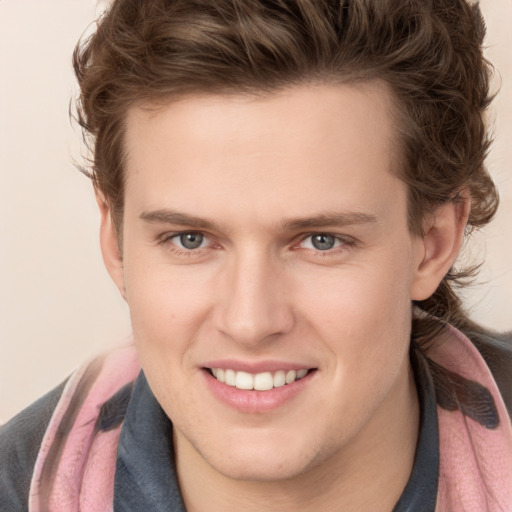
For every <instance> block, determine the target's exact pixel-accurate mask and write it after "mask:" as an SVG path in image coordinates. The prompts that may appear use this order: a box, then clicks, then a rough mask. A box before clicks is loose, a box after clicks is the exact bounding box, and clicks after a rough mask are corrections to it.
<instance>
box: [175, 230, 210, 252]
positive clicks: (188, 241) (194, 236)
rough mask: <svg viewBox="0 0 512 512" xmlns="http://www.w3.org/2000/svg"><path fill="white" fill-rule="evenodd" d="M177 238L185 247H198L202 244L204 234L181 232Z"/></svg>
mask: <svg viewBox="0 0 512 512" xmlns="http://www.w3.org/2000/svg"><path fill="white" fill-rule="evenodd" d="M179 239H180V244H181V245H182V246H183V247H184V248H185V249H198V248H199V247H201V245H202V244H203V240H204V236H203V235H202V234H201V233H182V234H181V235H179Z"/></svg>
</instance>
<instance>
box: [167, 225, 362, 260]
mask: <svg viewBox="0 0 512 512" xmlns="http://www.w3.org/2000/svg"><path fill="white" fill-rule="evenodd" d="M182 235H201V236H203V237H204V239H205V240H206V241H209V240H210V237H209V236H208V235H205V234H204V233H202V232H200V231H177V232H174V233H165V234H164V235H162V236H160V237H159V238H158V245H167V246H168V247H169V250H171V251H172V252H173V253H174V254H176V255H178V256H187V257H191V256H194V255H199V254H200V253H202V252H203V250H204V249H208V248H209V246H210V245H212V243H211V241H210V244H209V245H207V246H205V247H198V248H197V249H186V248H181V247H179V246H178V245H177V244H176V243H173V242H172V240H173V239H176V238H179V237H180V236H182ZM319 235H324V236H329V237H333V238H334V239H335V241H336V243H339V244H340V245H338V246H335V247H333V248H331V249H326V250H323V251H322V250H320V249H314V248H312V249H309V248H308V249H304V250H308V251H312V252H313V254H314V255H315V256H316V257H320V258H326V257H329V256H335V255H338V254H340V253H342V252H345V251H347V250H349V249H351V248H352V247H354V246H355V245H356V241H355V240H354V239H353V238H351V237H347V236H340V235H336V234H334V233H329V232H324V231H314V232H311V233H307V234H302V235H301V236H300V238H299V241H298V242H297V243H294V245H293V247H292V248H297V249H301V248H300V247H298V246H299V245H300V244H302V243H303V242H305V241H306V240H308V239H311V238H312V237H314V236H319Z"/></svg>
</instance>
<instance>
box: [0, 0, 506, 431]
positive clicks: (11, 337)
mask: <svg viewBox="0 0 512 512" xmlns="http://www.w3.org/2000/svg"><path fill="white" fill-rule="evenodd" d="M482 6H483V9H484V14H485V16H486V20H487V24H488V28H489V35H488V38H487V45H488V46H489V48H488V56H489V58H490V59H491V60H492V61H493V62H494V63H495V65H496V67H497V68H498V69H499V71H500V73H501V79H502V86H501V93H500V94H499V96H498V99H497V101H496V103H495V107H494V109H493V110H492V112H491V118H492V119H494V126H495V132H496V143H495V145H494V148H493V150H492V153H491V155H490V157H489V160H488V164H489V167H490V170H491V173H492V174H493V176H494V177H495V179H496V181H497V183H498V186H499V188H500V191H501V195H502V206H501V210H500V214H499V215H498V217H497V218H496V220H495V221H494V222H493V224H492V225H491V226H489V228H487V229H486V230H485V232H484V233H483V234H482V235H479V236H477V237H475V240H474V241H473V242H472V243H471V244H470V245H469V246H468V247H467V248H466V250H465V255H466V258H469V259H475V258H476V259H477V260H478V259H484V260H485V265H484V267H483V270H482V281H485V284H481V285H478V286H476V287H475V288H474V289H473V290H472V291H471V292H468V293H467V294H466V295H467V304H468V306H469V307H470V308H471V310H472V312H473V316H474V318H475V319H476V320H477V321H480V322H481V323H483V324H484V325H486V326H488V327H492V328H495V329H501V330H506V329H508V330H510V329H512V306H511V304H512V263H511V258H510V253H511V250H512V173H511V164H512V144H511V143H510V142H511V134H512V57H511V54H510V52H511V49H512V31H511V30H510V28H509V27H510V22H511V20H512V0H484V1H483V2H482ZM102 7H104V2H95V1H93V0H44V1H43V0H0V422H1V421H2V420H3V421H5V420H7V419H9V418H10V417H11V416H12V415H13V414H14V413H15V412H17V411H18V410H20V409H21V408H22V407H24V406H26V405H27V404H28V403H30V402H32V401H33V400H34V399H36V398H37V397H39V396H41V395H42V394H43V393H44V392H46V391H48V390H49V389H51V388H52V387H54V386H55V385H57V384H58V383H59V382H60V381H61V380H62V379H64V378H65V377H66V376H67V375H68V374H69V372H70V371H72V370H73V369H74V368H75V367H76V366H77V365H78V364H80V363H81V362H83V361H84V360H85V359H87V358H89V357H91V356H92V355H93V354H96V353H98V352H100V351H101V350H104V349H105V348H108V347H110V346H113V345H115V344H118V343H120V342H123V341H124V340H125V339H126V338H127V337H128V336H129V333H130V326H129V317H128V310H127V307H126V305H125V304H124V302H123V301H122V299H121V298H120V297H119V294H118V292H117V290H116V289H115V287H114V285H113V284H112V283H111V281H110V278H109V276H108V275H107V272H106V271H105V270H104V267H103V263H102V260H101V254H100V250H99V243H98V225H99V215H98V213H97V209H96V205H95V201H94V197H93V192H92V187H91V185H90V183H89V181H88V179H87V178H85V177H84V176H82V175H81V174H80V173H79V172H78V171H77V170H76V169H75V168H74V166H73V159H79V154H80V134H79V132H78V130H77V129H76V128H73V127H72V126H71V124H70V121H69V117H68V108H69V101H70V98H71V96H72V95H73V94H74V91H76V89H75V85H74V78H73V73H72V68H71V53H72V50H73V47H74V44H75V42H76V41H77V40H78V38H79V37H80V35H81V34H82V33H83V31H84V30H85V29H86V27H87V26H88V25H89V24H90V23H91V22H92V21H93V20H94V19H95V16H96V15H97V13H98V12H100V10H101V9H102Z"/></svg>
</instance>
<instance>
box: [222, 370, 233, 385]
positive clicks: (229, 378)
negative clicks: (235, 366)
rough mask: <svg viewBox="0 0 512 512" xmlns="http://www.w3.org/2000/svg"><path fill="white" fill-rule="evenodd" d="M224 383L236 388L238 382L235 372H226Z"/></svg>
mask: <svg viewBox="0 0 512 512" xmlns="http://www.w3.org/2000/svg"><path fill="white" fill-rule="evenodd" d="M224 382H225V383H226V384H227V385H228V386H235V382H236V372H235V370H225V371H224Z"/></svg>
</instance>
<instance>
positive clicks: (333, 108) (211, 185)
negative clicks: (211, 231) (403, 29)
mask: <svg viewBox="0 0 512 512" xmlns="http://www.w3.org/2000/svg"><path fill="white" fill-rule="evenodd" d="M393 118H394V107H393V100H392V96H391V93H390V92H389V90H388V88H387V87H386V86H385V85H384V84H382V83H379V82H375V83H365V84H358V85H325V84H324V85H311V86H300V87H298V86H297V87H293V88H290V89H287V90H283V91H280V92H277V93H275V94H271V95H270V94H269V95H261V96H246V95H245V96H233V95H231V96H217V95H211V96H209V95H203V96H193V97H187V98H183V99H180V100H179V101H175V102H171V103H169V104H167V105H165V106H163V107H158V108H156V107H155V108H151V107H149V108H147V107H140V106H139V107H134V108H132V109H131V110H130V111H129V113H128V116H127V126H126V139H125V145H126V153H127V168H126V200H127V204H128V203H129V202H130V201H131V200H132V199H133V201H136V202H137V206H138V207H139V208H150V207H151V208H154V207H156V206H161V207H176V208H180V209H183V208H184V207H185V206H187V207H190V206H191V203H192V204H193V207H194V208H195V209H196V210H202V209H207V207H208V206H211V207H212V208H214V209H216V208H217V209H218V208H221V209H222V208H223V210H224V211H225V212H226V214H227V213H229V214H233V215H237V214H238V213H242V212H241V211H239V212H237V208H238V210H242V209H244V208H245V207H246V206H248V205H249V204H252V203H255V204H256V203H259V204H260V205H262V206H263V205H264V204H265V205H267V206H268V207H272V208H274V209H275V210H276V211H277V210H278V209H279V208H280V209H281V210H284V209H286V210H287V211H286V212H285V213H286V214H289V215H290V216H293V215H301V216H303V214H304V212H305V211H306V212H307V210H308V208H312V209H315V208H319V203H323V206H324V209H331V210H333V209H336V208H337V207H341V208H345V209H351V210H357V209H359V208H358V205H359V204H361V201H362V200H363V199H371V196H374V199H378V196H381V201H380V203H382V205H384V203H385V202H386V200H392V196H393V194H392V191H390V194H386V193H385V192H386V190H388V189H390V188H393V187H400V183H401V182H399V180H397V179H396V174H397V173H396V169H395V167H396V165H395V162H396V161H397V159H396V158H395V152H396V147H395V146H396V140H397V134H396V130H395V127H394V122H393ZM238 197H244V198H245V199H246V201H245V202H244V203H238V202H236V201H235V198H238ZM251 202H252V203H251ZM375 206H377V205H375ZM219 211H220V210H219ZM198 213H201V214H203V213H205V212H202V211H200V212H198ZM206 213H208V214H210V213H212V212H206ZM213 213H215V212H213Z"/></svg>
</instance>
